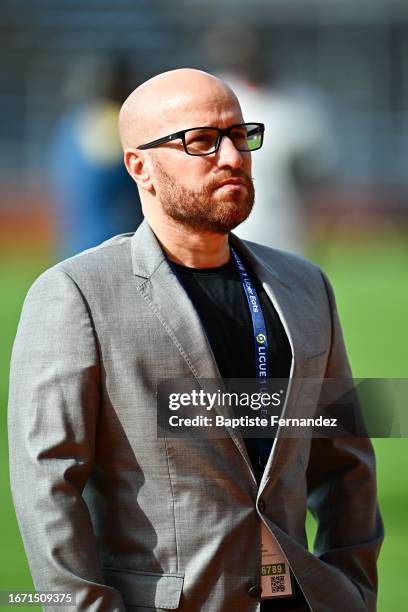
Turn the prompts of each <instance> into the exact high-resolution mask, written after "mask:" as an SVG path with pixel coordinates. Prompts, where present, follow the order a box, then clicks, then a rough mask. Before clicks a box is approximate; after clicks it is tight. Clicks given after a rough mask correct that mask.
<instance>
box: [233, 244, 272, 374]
mask: <svg viewBox="0 0 408 612" xmlns="http://www.w3.org/2000/svg"><path fill="white" fill-rule="evenodd" d="M231 253H232V257H233V259H234V263H235V265H236V268H237V270H238V274H239V277H240V279H241V283H242V287H243V289H244V291H245V296H246V299H247V301H248V306H249V311H250V313H251V319H252V327H253V331H254V346H255V370H256V377H257V378H261V379H262V378H268V377H269V346H268V335H267V333H266V325H265V319H264V316H263V312H262V307H261V302H260V300H259V297H258V293H257V291H256V289H255V287H254V285H253V283H252V281H251V279H250V277H249V275H248V272H247V271H246V269H245V266H244V264H243V263H242V261H241V260H240V258H239V257H238V255H237V253H236V251H235V250H234V249H232V248H231Z"/></svg>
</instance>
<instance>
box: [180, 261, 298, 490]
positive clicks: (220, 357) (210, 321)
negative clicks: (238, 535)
mask: <svg viewBox="0 0 408 612" xmlns="http://www.w3.org/2000/svg"><path fill="white" fill-rule="evenodd" d="M243 263H244V266H245V268H246V270H247V272H248V274H249V275H250V277H251V281H252V283H253V285H254V286H255V288H256V291H257V293H258V296H259V301H260V303H261V306H262V311H263V314H264V319H265V324H266V330H267V335H268V344H269V368H270V371H269V377H270V378H289V373H290V365H291V360H292V354H291V349H290V345H289V341H288V338H287V335H286V332H285V330H284V328H283V325H282V323H281V320H280V318H279V316H278V314H277V312H276V310H275V308H274V306H273V304H272V302H271V301H270V299H269V297H268V296H267V294H266V292H265V290H264V289H263V287H262V285H261V284H260V283H259V281H258V280H257V278H256V277H255V275H254V274H253V273H251V269H250V267H249V266H248V264H247V262H246V261H245V260H243ZM171 265H172V267H173V270H174V271H175V273H176V274H177V277H178V279H179V280H180V282H181V284H182V285H183V286H184V288H185V290H186V291H187V293H188V295H189V297H190V299H191V301H192V302H193V304H194V307H195V309H196V311H197V313H198V315H199V317H200V319H201V322H202V324H203V326H204V329H205V331H206V334H207V337H208V340H209V343H210V345H211V348H212V350H213V353H214V357H215V360H216V362H217V365H218V369H219V371H220V374H221V376H222V378H255V376H256V369H255V348H254V332H253V326H252V319H251V314H250V311H249V306H248V302H247V298H246V295H245V291H244V289H243V287H242V284H241V279H240V276H239V273H238V270H237V269H236V266H235V263H234V262H233V260H232V259H230V261H229V262H228V263H226V264H224V265H222V266H219V267H217V268H206V269H198V268H187V267H186V266H182V265H179V264H175V263H171ZM272 442H273V440H272V439H271V438H268V439H256V438H246V439H245V444H246V446H247V450H248V454H249V456H250V459H251V461H252V465H253V468H254V472H255V476H256V478H257V481H258V484H259V482H260V480H261V478H262V474H263V470H264V467H265V465H266V461H267V459H268V457H269V453H270V450H271V447H272Z"/></svg>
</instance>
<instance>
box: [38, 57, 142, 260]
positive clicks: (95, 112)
mask: <svg viewBox="0 0 408 612" xmlns="http://www.w3.org/2000/svg"><path fill="white" fill-rule="evenodd" d="M133 86H134V83H133ZM131 88H132V87H130V86H129V82H128V67H127V64H126V63H125V62H124V61H123V60H113V59H100V58H94V57H88V58H83V59H81V60H80V61H79V62H78V63H77V64H76V65H75V66H74V68H73V70H72V72H71V74H70V75H69V76H68V79H67V81H66V87H65V97H66V102H65V108H66V110H65V111H64V112H63V114H62V116H61V118H60V120H59V122H58V125H57V127H56V129H55V133H54V136H53V138H52V143H51V155H50V183H51V197H52V199H53V202H54V204H55V209H56V226H57V227H56V230H57V236H56V238H57V255H58V257H59V258H65V257H68V256H70V255H73V254H75V253H78V252H79V251H82V250H84V249H87V248H89V247H93V246H96V245H97V244H99V243H100V242H103V241H104V240H107V239H108V238H110V237H111V236H114V235H115V234H120V233H123V232H129V231H133V230H135V229H136V228H137V226H138V225H139V223H140V222H141V220H142V212H141V207H140V201H139V196H138V192H137V188H136V186H135V184H134V182H133V181H132V179H131V178H130V177H129V175H128V174H127V172H126V169H125V166H124V164H123V159H122V149H121V146H120V142H119V136H118V125H117V118H118V113H119V109H120V106H121V104H122V102H123V100H124V99H125V98H126V96H127V94H128V93H129V90H130V89H131ZM135 144H137V143H135Z"/></svg>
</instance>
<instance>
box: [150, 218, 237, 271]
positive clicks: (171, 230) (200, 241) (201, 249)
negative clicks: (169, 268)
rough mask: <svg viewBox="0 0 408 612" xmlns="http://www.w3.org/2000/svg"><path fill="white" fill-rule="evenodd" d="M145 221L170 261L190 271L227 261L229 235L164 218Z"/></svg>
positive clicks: (228, 256)
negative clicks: (196, 228) (201, 230)
mask: <svg viewBox="0 0 408 612" xmlns="http://www.w3.org/2000/svg"><path fill="white" fill-rule="evenodd" d="M147 221H148V223H149V225H150V227H151V228H152V230H153V232H154V233H155V235H156V238H157V239H158V241H159V242H160V244H161V246H162V248H163V250H164V252H165V253H166V255H167V257H168V258H169V259H170V261H174V262H175V263H178V264H181V265H183V266H187V267H189V268H216V267H218V266H222V265H223V264H225V263H227V262H228V261H229V258H230V250H229V246H228V234H213V233H211V232H200V231H198V230H193V229H189V228H187V227H185V226H184V225H181V224H180V223H178V222H177V221H174V220H173V219H170V218H167V217H166V218H164V219H163V218H161V219H147Z"/></svg>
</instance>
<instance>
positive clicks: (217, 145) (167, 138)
mask: <svg viewBox="0 0 408 612" xmlns="http://www.w3.org/2000/svg"><path fill="white" fill-rule="evenodd" d="M244 125H251V126H256V127H257V128H259V129H260V134H261V144H260V145H259V147H257V148H256V149H252V150H253V151H257V150H258V149H260V148H261V147H262V144H263V137H264V132H265V125H264V124H263V123H235V124H234V125H231V126H230V127H229V128H225V129H222V128H216V127H212V126H210V125H205V126H201V127H194V128H188V129H187V130H180V131H179V132H174V134H169V135H168V136H162V137H161V138H157V139H156V140H152V141H151V142H147V143H146V144H142V145H140V146H138V147H136V148H137V149H139V150H144V149H152V148H153V147H158V146H159V145H161V144H165V143H166V142H172V141H173V140H177V139H179V138H180V139H181V141H182V143H183V147H184V151H185V153H187V155H191V156H193V157H200V156H202V155H212V154H213V153H216V152H217V151H218V149H219V148H220V144H221V140H222V139H223V137H224V136H228V138H230V139H231V141H232V142H233V143H234V141H233V139H232V138H231V130H233V129H234V128H237V127H242V126H244ZM195 130H216V131H217V132H218V139H217V141H216V143H215V149H214V150H213V151H210V152H209V153H189V151H188V150H187V144H186V134H187V132H193V131H195ZM234 146H235V143H234ZM235 148H236V149H237V151H243V152H245V153H250V152H251V149H239V148H238V147H236V146H235Z"/></svg>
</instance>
